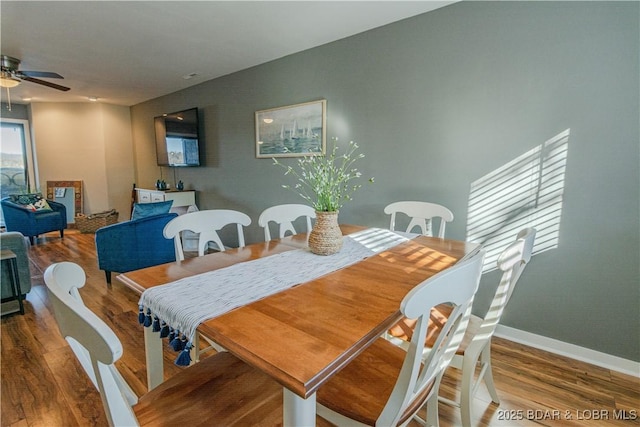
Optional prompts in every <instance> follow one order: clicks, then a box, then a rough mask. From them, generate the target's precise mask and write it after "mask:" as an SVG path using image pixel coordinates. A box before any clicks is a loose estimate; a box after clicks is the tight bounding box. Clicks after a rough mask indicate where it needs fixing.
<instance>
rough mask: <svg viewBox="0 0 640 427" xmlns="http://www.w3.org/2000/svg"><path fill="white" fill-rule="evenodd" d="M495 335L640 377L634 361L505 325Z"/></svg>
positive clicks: (637, 366) (638, 366)
mask: <svg viewBox="0 0 640 427" xmlns="http://www.w3.org/2000/svg"><path fill="white" fill-rule="evenodd" d="M495 335H496V336H497V337H500V338H504V339H507V340H510V341H515V342H517V343H520V344H524V345H528V346H530V347H534V348H538V349H540V350H545V351H548V352H551V353H555V354H559V355H561V356H566V357H570V358H572V359H576V360H580V361H581V362H586V363H591V364H592V365H596V366H600V367H602V368H606V369H611V370H613V371H617V372H622V373H623V374H627V375H632V376H634V377H640V362H634V361H633V360H628V359H623V358H622V357H618V356H613V355H610V354H606V353H602V352H599V351H595V350H591V349H589V348H585V347H580V346H577V345H574V344H569V343H566V342H563V341H559V340H555V339H553V338H547V337H544V336H542V335H536V334H532V333H530V332H526V331H521V330H519V329H515V328H510V327H508V326H503V325H498V327H497V328H496V332H495Z"/></svg>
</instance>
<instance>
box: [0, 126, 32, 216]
mask: <svg viewBox="0 0 640 427" xmlns="http://www.w3.org/2000/svg"><path fill="white" fill-rule="evenodd" d="M0 125H1V130H2V134H1V135H0V193H1V196H2V197H7V196H9V195H10V194H16V193H28V192H29V191H30V190H32V188H34V183H36V176H35V167H34V166H33V165H34V161H33V150H32V147H31V137H30V135H29V122H28V121H26V120H16V119H2V120H1V121H0ZM0 221H1V222H2V224H4V220H2V218H0Z"/></svg>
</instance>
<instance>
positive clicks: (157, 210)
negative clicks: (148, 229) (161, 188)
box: [131, 200, 173, 221]
mask: <svg viewBox="0 0 640 427" xmlns="http://www.w3.org/2000/svg"><path fill="white" fill-rule="evenodd" d="M172 204H173V200H169V201H166V202H157V203H135V204H134V205H133V213H132V214H131V220H132V221H133V220H136V219H140V218H146V217H148V216H153V215H160V214H165V213H169V210H171V205H172Z"/></svg>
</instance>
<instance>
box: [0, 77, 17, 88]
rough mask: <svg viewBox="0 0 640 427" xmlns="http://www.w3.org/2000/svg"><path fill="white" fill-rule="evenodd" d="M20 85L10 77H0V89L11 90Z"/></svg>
mask: <svg viewBox="0 0 640 427" xmlns="http://www.w3.org/2000/svg"><path fill="white" fill-rule="evenodd" d="M19 84H20V80H18V79H14V78H13V77H11V76H0V87H6V88H12V87H16V86H18V85H19Z"/></svg>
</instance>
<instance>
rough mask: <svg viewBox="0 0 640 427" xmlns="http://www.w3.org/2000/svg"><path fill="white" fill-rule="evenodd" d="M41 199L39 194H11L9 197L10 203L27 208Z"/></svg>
mask: <svg viewBox="0 0 640 427" xmlns="http://www.w3.org/2000/svg"><path fill="white" fill-rule="evenodd" d="M40 199H42V194H39V193H30V194H12V195H11V201H13V202H15V203H17V204H19V205H23V206H25V207H26V206H28V205H33V204H34V203H36V202H37V201H38V200H40Z"/></svg>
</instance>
